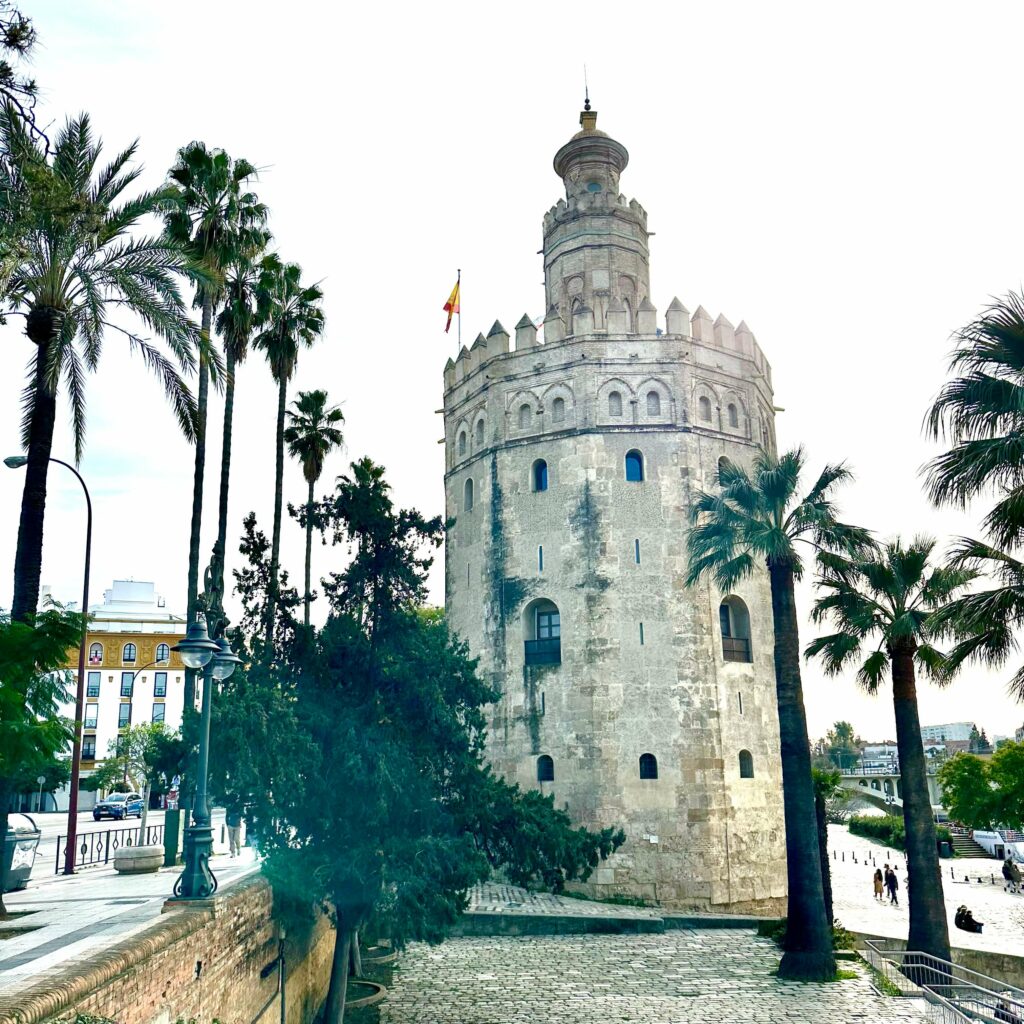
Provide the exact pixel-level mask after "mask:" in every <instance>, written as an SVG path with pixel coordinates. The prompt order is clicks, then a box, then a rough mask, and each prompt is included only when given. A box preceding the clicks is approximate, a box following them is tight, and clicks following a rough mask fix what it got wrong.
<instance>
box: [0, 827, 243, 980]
mask: <svg viewBox="0 0 1024 1024" xmlns="http://www.w3.org/2000/svg"><path fill="white" fill-rule="evenodd" d="M210 867H211V868H212V869H213V873H214V875H215V876H216V878H217V881H218V883H219V885H220V888H222V889H223V888H224V887H225V886H227V885H229V884H230V883H231V882H234V881H237V880H238V879H239V878H242V877H244V876H245V875H248V874H251V873H253V872H255V871H258V870H259V862H258V861H257V859H256V854H255V850H253V849H252V848H251V847H244V848H243V849H242V853H241V855H240V856H238V857H235V858H231V857H228V856H227V855H226V854H215V855H214V857H213V858H212V859H211V861H210ZM180 873H181V867H180V866H178V867H173V868H161V869H160V871H158V872H156V873H155V874H142V875H119V874H117V873H116V872H115V871H114V869H113V868H86V869H83V870H82V871H80V872H79V873H78V874H76V875H73V876H71V877H64V876H62V875H55V876H46V875H44V876H43V877H42V878H40V879H39V881H38V882H37V881H35V880H33V881H32V882H30V883H29V887H28V888H27V889H24V890H22V891H21V892H12V893H8V894H7V895H6V896H5V897H4V900H5V903H6V904H7V909H8V911H9V912H10V913H11V914H24V916H19V917H13V918H9V919H8V920H6V921H2V922H0V992H4V993H9V992H13V991H15V990H16V989H17V988H18V987H20V986H23V985H26V984H28V983H29V982H31V981H33V980H36V979H37V978H38V977H39V976H40V975H42V974H45V973H46V972H47V971H49V970H52V969H53V968H54V967H56V966H58V965H60V966H65V965H68V964H73V963H74V962H75V961H76V960H79V959H81V958H82V957H84V956H87V955H89V954H91V953H95V952H96V950H97V949H102V948H103V947H105V946H110V945H113V944H114V943H115V942H120V941H121V940H123V939H125V938H128V937H129V936H131V935H133V934H134V933H136V932H138V931H140V930H141V929H143V928H145V927H146V925H148V924H150V923H151V922H152V921H154V920H156V919H157V918H159V917H160V915H161V913H162V912H163V906H164V902H165V900H167V898H168V897H169V896H170V895H171V890H172V888H173V886H174V882H175V879H176V878H177V877H178V875H179V874H180Z"/></svg>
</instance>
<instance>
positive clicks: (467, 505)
mask: <svg viewBox="0 0 1024 1024" xmlns="http://www.w3.org/2000/svg"><path fill="white" fill-rule="evenodd" d="M462 507H463V508H464V509H465V510H466V511H467V512H472V510H473V481H472V480H467V481H466V485H465V486H464V487H463V489H462Z"/></svg>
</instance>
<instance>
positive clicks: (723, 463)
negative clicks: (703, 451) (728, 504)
mask: <svg viewBox="0 0 1024 1024" xmlns="http://www.w3.org/2000/svg"><path fill="white" fill-rule="evenodd" d="M730 468H732V463H731V462H730V461H729V460H728V459H727V458H726V457H725V456H724V455H723V456H721V457H720V458H719V460H718V486H719V487H724V486H725V483H724V481H723V480H722V474H723V473H724V472H726V471H728V470H729V469H730Z"/></svg>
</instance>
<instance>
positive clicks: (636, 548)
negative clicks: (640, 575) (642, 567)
mask: <svg viewBox="0 0 1024 1024" xmlns="http://www.w3.org/2000/svg"><path fill="white" fill-rule="evenodd" d="M633 560H634V561H635V562H636V564H637V565H639V564H640V538H639V537H637V539H636V540H634V541H633Z"/></svg>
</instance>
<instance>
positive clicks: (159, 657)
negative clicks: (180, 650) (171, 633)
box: [156, 644, 171, 665]
mask: <svg viewBox="0 0 1024 1024" xmlns="http://www.w3.org/2000/svg"><path fill="white" fill-rule="evenodd" d="M170 659H171V649H170V647H168V646H167V644H157V645H156V662H157V664H158V665H162V664H163V663H164V662H165V661H170Z"/></svg>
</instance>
